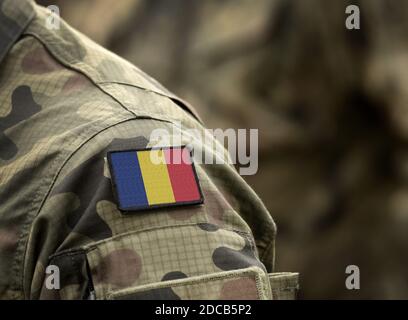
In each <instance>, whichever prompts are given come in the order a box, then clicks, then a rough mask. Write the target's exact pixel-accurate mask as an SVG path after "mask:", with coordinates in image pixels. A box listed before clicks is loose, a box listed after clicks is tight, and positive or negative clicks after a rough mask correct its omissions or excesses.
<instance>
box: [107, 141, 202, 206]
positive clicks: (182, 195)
mask: <svg viewBox="0 0 408 320" xmlns="http://www.w3.org/2000/svg"><path fill="white" fill-rule="evenodd" d="M108 163H109V169H110V173H111V180H112V185H113V190H114V194H115V197H116V200H117V202H118V207H119V209H120V210H122V211H137V210H145V209H152V208H158V207H170V206H178V205H187V204H199V203H203V196H202V193H201V189H200V185H199V183H198V179H197V173H196V171H195V168H194V164H193V160H192V155H191V151H190V150H189V149H188V148H186V147H169V148H161V149H142V150H125V151H111V152H108Z"/></svg>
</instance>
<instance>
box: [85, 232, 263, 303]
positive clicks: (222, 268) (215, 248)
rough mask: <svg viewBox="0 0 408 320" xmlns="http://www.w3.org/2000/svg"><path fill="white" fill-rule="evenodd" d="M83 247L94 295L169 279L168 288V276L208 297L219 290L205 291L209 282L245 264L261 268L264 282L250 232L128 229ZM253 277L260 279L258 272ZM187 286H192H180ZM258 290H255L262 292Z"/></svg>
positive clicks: (233, 273)
mask: <svg viewBox="0 0 408 320" xmlns="http://www.w3.org/2000/svg"><path fill="white" fill-rule="evenodd" d="M85 250H86V258H87V261H88V263H89V272H90V274H89V277H90V279H91V280H92V283H93V288H94V291H95V297H96V299H106V298H108V297H112V294H113V293H116V292H120V291H121V290H125V292H126V290H128V289H130V288H131V290H136V289H135V288H151V286H153V288H155V287H157V288H162V286H163V284H164V287H163V290H164V289H165V288H169V285H170V289H171V285H172V284H173V281H175V283H176V284H177V290H182V294H181V296H186V297H187V298H189V297H193V296H194V297H200V296H201V297H202V298H203V299H211V298H212V297H216V296H217V292H218V291H219V290H218V289H217V290H215V292H213V291H211V288H210V287H211V285H210V283H214V285H215V287H217V286H216V285H217V284H218V286H222V285H223V282H224V280H225V279H227V278H228V279H230V277H232V278H233V277H234V276H235V277H236V276H237V275H244V274H243V273H242V272H241V271H239V270H242V269H248V268H251V267H256V268H257V269H256V270H262V272H263V273H264V276H265V279H266V280H265V281H266V282H268V278H267V273H266V270H265V267H264V266H263V264H262V263H261V262H260V261H259V259H258V254H257V252H256V248H255V246H254V243H253V239H252V235H250V234H247V233H243V232H239V231H234V230H227V229H222V228H218V227H216V226H214V225H209V224H199V225H197V224H193V225H183V226H180V225H178V226H174V227H166V228H154V229H150V230H143V231H140V232H131V233H127V234H123V235H119V236H116V237H113V238H109V239H106V240H103V241H100V242H97V243H94V244H91V245H90V246H88V247H87V248H85ZM251 270H252V269H251ZM224 272H227V273H224ZM228 272H229V273H228ZM251 272H252V273H251V274H253V275H255V274H257V273H254V271H251ZM245 276H246V279H250V278H249V277H248V274H246V273H245ZM254 279H255V278H254ZM238 280H239V279H238ZM169 281H170V282H169ZM247 281H248V283H249V280H247ZM180 283H182V284H185V285H181V286H180V285H179V284H180ZM237 283H239V282H237ZM255 283H256V284H257V285H259V284H261V280H260V279H259V276H258V278H256V282H255ZM262 283H263V282H262ZM187 284H188V285H189V286H187ZM268 285H269V284H268ZM166 286H167V287H166ZM183 288H184V289H183ZM188 288H191V290H192V291H188V292H187V291H185V290H187V289H188ZM170 289H166V290H164V291H165V292H169V290H170ZM137 290H140V289H137ZM137 290H136V291H137ZM143 290H144V291H146V290H147V289H143ZM163 290H161V291H163ZM183 290H184V291H183ZM189 290H190V289H189ZM194 290H195V291H196V293H195V294H194ZM206 290H207V291H208V292H207V294H206V293H205V291H206ZM262 290H263V291H262ZM262 290H261V291H259V290H258V289H257V291H256V292H265V290H264V289H262ZM137 292H139V291H137ZM254 292H255V291H254ZM253 296H254V297H255V295H253ZM264 296H265V295H261V297H264ZM153 298H154V296H152V299H153ZM167 298H169V297H167ZM218 298H219V297H218Z"/></svg>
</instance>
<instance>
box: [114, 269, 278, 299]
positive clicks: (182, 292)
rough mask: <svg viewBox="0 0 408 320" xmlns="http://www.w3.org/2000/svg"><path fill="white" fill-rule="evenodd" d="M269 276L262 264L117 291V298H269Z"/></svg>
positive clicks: (115, 293)
mask: <svg viewBox="0 0 408 320" xmlns="http://www.w3.org/2000/svg"><path fill="white" fill-rule="evenodd" d="M271 297H272V295H271V290H270V285H269V281H268V277H267V275H266V274H265V272H264V271H263V270H262V269H260V268H258V267H251V268H246V269H241V270H233V271H225V272H218V273H213V274H207V275H202V276H196V277H189V278H185V279H177V280H170V281H162V282H156V283H152V284H148V285H144V286H136V287H132V288H127V289H124V290H118V291H114V292H112V293H111V294H109V295H108V297H107V298H108V299H115V300H203V299H206V300H208V299H209V300H268V299H271Z"/></svg>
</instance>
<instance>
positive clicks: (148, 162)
mask: <svg viewBox="0 0 408 320" xmlns="http://www.w3.org/2000/svg"><path fill="white" fill-rule="evenodd" d="M152 152H153V153H155V154H153V155H151V153H152ZM151 156H152V158H151ZM137 157H138V159H139V165H140V170H141V172H142V177H143V183H144V186H145V190H146V196H147V201H148V202H149V205H154V204H162V203H172V202H175V199H174V194H173V188H172V186H171V182H170V178H169V172H168V170H167V165H166V161H165V158H164V152H163V150H150V151H148V150H146V151H138V152H137ZM152 159H153V160H156V159H159V160H160V163H158V164H156V162H153V161H152Z"/></svg>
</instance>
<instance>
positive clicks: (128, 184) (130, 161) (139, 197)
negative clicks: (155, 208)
mask: <svg viewBox="0 0 408 320" xmlns="http://www.w3.org/2000/svg"><path fill="white" fill-rule="evenodd" d="M111 167H112V170H113V174H114V175H115V182H116V191H117V195H118V197H119V199H118V201H119V207H120V208H121V209H130V208H137V207H146V206H148V205H149V204H148V202H147V197H146V190H145V187H144V184H143V178H142V173H141V171H140V166H139V160H138V159H137V154H136V152H135V151H129V152H113V153H111Z"/></svg>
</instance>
